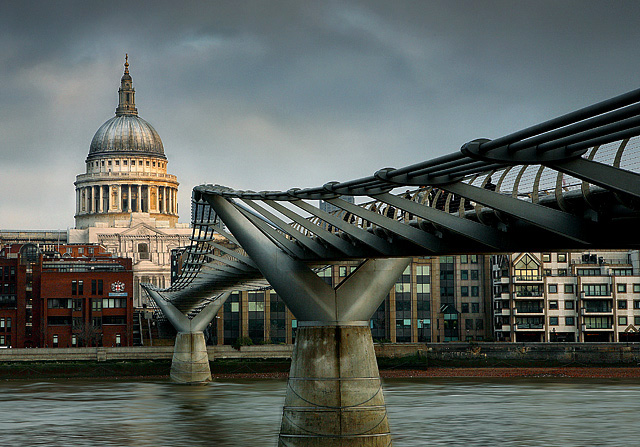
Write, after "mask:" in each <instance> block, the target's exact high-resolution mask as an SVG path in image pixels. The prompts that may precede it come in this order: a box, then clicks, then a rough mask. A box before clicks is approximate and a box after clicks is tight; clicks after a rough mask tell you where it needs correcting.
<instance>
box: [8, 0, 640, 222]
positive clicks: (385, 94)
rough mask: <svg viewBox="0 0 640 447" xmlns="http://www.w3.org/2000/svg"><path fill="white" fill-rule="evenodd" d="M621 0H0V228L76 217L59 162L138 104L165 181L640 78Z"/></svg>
mask: <svg viewBox="0 0 640 447" xmlns="http://www.w3.org/2000/svg"><path fill="white" fill-rule="evenodd" d="M639 10H640V8H638V7H637V2H623V1H615V2H610V1H607V2H604V1H603V2H592V1H549V2H544V1H539V0H536V1H529V2H524V1H493V2H492V1H451V0H448V1H442V2H437V1H411V2H409V1H344V0H341V1H319V0H314V1H301V0H294V1H266V0H264V1H254V2H252V1H236V0H230V1H215V2H213V1H209V2H190V1H181V2H176V1H166V2H165V1H153V2H151V1H149V2H131V1H124V2H118V1H113V0H112V1H109V2H87V1H77V2H71V1H55V2H54V1H39V2H35V1H33V2H32V1H25V0H21V1H15V0H11V1H9V0H0V168H1V169H0V229H66V228H68V227H73V226H74V220H73V215H74V212H75V193H74V185H73V182H74V180H75V176H76V175H78V174H81V173H83V172H84V171H85V165H84V161H85V158H86V156H87V154H88V151H89V144H90V142H91V139H92V137H93V134H94V133H95V131H96V130H97V129H98V128H99V127H100V125H101V124H102V123H103V122H105V121H106V120H108V119H110V118H111V117H112V116H114V112H115V107H116V106H117V102H118V98H117V90H118V87H119V84H120V77H121V75H122V70H123V65H122V64H123V62H124V54H125V53H129V62H130V64H131V66H130V72H131V75H132V77H133V83H134V87H135V89H136V93H137V94H136V105H137V107H138V111H139V114H140V116H141V117H142V118H144V119H145V120H147V121H148V122H149V123H151V124H152V125H153V126H154V127H155V129H156V130H157V131H158V133H159V134H160V137H161V138H162V140H163V143H164V147H165V153H166V155H167V158H168V160H169V164H168V170H169V172H170V173H172V174H175V175H177V176H178V181H179V182H180V192H179V205H180V210H181V213H180V214H181V219H180V220H181V221H182V222H188V219H189V211H188V210H189V197H190V193H191V189H192V188H193V186H195V185H198V184H202V183H218V184H223V185H226V186H230V187H233V188H237V189H253V190H264V189H269V190H274V189H289V188H291V187H312V186H319V185H322V184H324V183H325V182H327V181H331V180H341V181H344V180H350V179H353V178H359V177H363V176H368V175H371V174H372V173H373V172H374V171H376V170H377V169H379V168H383V167H390V166H392V167H400V166H403V165H406V164H410V163H416V162H419V161H422V160H426V159H430V158H433V157H436V156H439V155H443V154H447V153H451V152H454V151H457V150H459V148H460V146H461V145H462V144H464V143H465V142H467V141H469V140H472V139H475V138H497V137H500V136H503V135H505V134H508V133H510V132H513V131H516V130H519V129H521V128H524V127H528V126H529V125H533V124H536V123H538V122H540V121H543V120H546V119H549V118H553V117H555V116H558V115H561V114H563V113H566V112H570V111H572V110H574V109H577V108H580V107H584V106H587V105H590V104H592V103H594V102H598V101H601V100H604V99H607V98H609V97H611V96H615V95H618V94H621V93H624V92H626V91H629V90H633V89H636V88H638V87H640V54H639V51H640V26H639V23H640V13H639V12H638V11H639Z"/></svg>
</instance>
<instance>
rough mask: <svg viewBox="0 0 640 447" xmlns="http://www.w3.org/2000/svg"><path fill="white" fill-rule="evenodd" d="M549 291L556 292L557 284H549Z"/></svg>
mask: <svg viewBox="0 0 640 447" xmlns="http://www.w3.org/2000/svg"><path fill="white" fill-rule="evenodd" d="M549 293H558V285H557V284H549Z"/></svg>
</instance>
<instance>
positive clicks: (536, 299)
mask: <svg viewBox="0 0 640 447" xmlns="http://www.w3.org/2000/svg"><path fill="white" fill-rule="evenodd" d="M638 266H639V254H638V251H637V250H617V251H591V252H558V253H512V254H505V255H497V256H493V259H492V271H493V312H494V318H493V326H494V339H495V340H496V341H511V342H565V341H566V342H625V341H629V342H631V341H640V272H639V271H638Z"/></svg>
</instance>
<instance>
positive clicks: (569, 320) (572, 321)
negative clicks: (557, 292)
mask: <svg viewBox="0 0 640 447" xmlns="http://www.w3.org/2000/svg"><path fill="white" fill-rule="evenodd" d="M564 324H565V326H574V325H575V324H576V320H575V318H574V317H565V318H564Z"/></svg>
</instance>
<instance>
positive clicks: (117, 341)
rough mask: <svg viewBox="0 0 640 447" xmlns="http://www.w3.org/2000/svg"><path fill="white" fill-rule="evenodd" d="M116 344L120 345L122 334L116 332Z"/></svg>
mask: <svg viewBox="0 0 640 447" xmlns="http://www.w3.org/2000/svg"><path fill="white" fill-rule="evenodd" d="M116 346H122V336H121V335H120V334H116Z"/></svg>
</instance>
